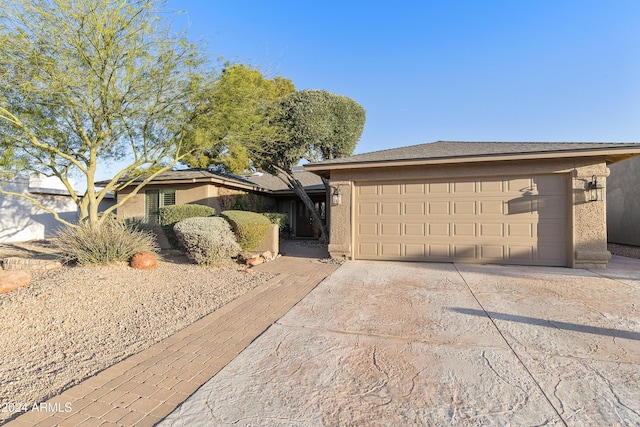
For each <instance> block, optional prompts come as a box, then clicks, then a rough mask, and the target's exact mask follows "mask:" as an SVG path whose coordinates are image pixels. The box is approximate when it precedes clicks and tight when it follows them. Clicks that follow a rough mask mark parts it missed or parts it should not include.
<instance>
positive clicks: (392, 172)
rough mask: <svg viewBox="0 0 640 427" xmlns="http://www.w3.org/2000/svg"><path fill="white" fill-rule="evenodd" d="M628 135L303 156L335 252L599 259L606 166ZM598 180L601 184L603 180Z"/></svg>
mask: <svg viewBox="0 0 640 427" xmlns="http://www.w3.org/2000/svg"><path fill="white" fill-rule="evenodd" d="M638 155H640V144H631V143H511V142H443V141H439V142H435V143H430V144H421V145H414V146H409V147H402V148H395V149H389V150H383V151H377V152H373V153H367V154H358V155H354V156H351V157H345V158H339V159H333V160H327V161H323V162H319V163H314V164H309V165H305V169H307V170H308V171H311V172H314V173H317V174H319V175H321V176H323V177H325V178H328V179H329V180H330V185H331V187H332V193H333V195H334V196H336V197H333V200H332V205H334V206H332V207H331V230H330V244H329V252H330V253H331V255H332V257H334V258H341V257H345V258H349V259H368V260H410V261H439V262H452V261H455V262H476V263H497V264H524V265H549V266H569V267H575V268H591V267H605V266H606V264H607V262H608V260H609V258H610V256H611V255H610V253H609V252H608V251H607V227H606V198H605V197H604V194H603V192H604V190H606V186H607V176H608V175H609V168H608V165H610V164H613V163H617V162H620V161H622V160H626V159H629V158H632V157H634V156H638ZM602 187H605V188H604V189H603V188H602Z"/></svg>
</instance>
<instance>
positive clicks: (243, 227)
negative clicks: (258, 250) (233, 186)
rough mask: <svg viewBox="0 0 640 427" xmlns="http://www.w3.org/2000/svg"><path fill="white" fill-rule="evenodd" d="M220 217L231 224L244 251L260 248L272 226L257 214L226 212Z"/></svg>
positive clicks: (264, 217)
mask: <svg viewBox="0 0 640 427" xmlns="http://www.w3.org/2000/svg"><path fill="white" fill-rule="evenodd" d="M220 216H221V217H223V218H224V219H226V220H227V221H229V224H231V229H232V230H233V232H234V234H235V235H236V239H237V240H238V243H239V244H240V247H241V248H242V250H243V251H250V250H251V249H254V248H255V247H256V246H258V245H259V244H260V242H262V240H263V239H264V237H265V236H266V235H267V232H268V231H269V227H270V226H271V222H270V221H269V220H268V219H267V217H266V216H264V215H262V214H258V213H255V212H245V211H224V212H222V213H221V214H220Z"/></svg>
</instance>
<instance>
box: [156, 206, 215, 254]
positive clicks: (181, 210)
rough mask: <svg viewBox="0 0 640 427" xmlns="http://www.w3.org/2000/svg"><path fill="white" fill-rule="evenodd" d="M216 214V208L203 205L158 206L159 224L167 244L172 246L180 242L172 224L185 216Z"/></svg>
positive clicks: (177, 245)
mask: <svg viewBox="0 0 640 427" xmlns="http://www.w3.org/2000/svg"><path fill="white" fill-rule="evenodd" d="M215 214H216V210H215V209H213V208H212V207H209V206H204V205H191V204H183V205H171V206H164V207H161V208H160V225H161V226H162V231H163V232H164V235H165V236H167V240H168V241H169V244H170V245H171V247H173V248H178V247H180V242H179V241H178V238H177V237H176V234H175V232H174V226H175V225H176V224H177V223H178V222H180V221H182V220H184V219H187V218H195V217H208V216H213V215H215Z"/></svg>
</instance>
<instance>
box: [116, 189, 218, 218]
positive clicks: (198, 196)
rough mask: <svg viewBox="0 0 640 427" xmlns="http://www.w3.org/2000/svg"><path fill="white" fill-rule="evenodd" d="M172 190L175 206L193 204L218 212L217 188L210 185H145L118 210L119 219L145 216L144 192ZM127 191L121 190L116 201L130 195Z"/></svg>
mask: <svg viewBox="0 0 640 427" xmlns="http://www.w3.org/2000/svg"><path fill="white" fill-rule="evenodd" d="M161 189H165V190H166V189H173V190H176V204H185V203H193V204H197V205H205V206H210V207H212V208H214V209H215V210H216V212H220V204H219V203H218V200H217V199H216V197H217V196H218V187H216V186H214V185H212V184H197V183H196V184H176V185H147V186H145V187H144V188H143V189H142V190H141V191H140V192H138V193H137V194H135V195H134V196H132V197H131V198H130V199H129V200H127V202H126V203H125V204H124V205H123V206H122V207H119V208H118V215H119V216H120V217H125V218H130V217H144V216H145V191H147V190H161ZM130 192H131V191H130V190H129V189H125V190H122V191H120V192H119V193H118V199H119V200H122V198H124V197H126V196H127V195H128V194H130Z"/></svg>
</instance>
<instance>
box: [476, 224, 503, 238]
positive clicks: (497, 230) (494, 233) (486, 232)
mask: <svg viewBox="0 0 640 427" xmlns="http://www.w3.org/2000/svg"><path fill="white" fill-rule="evenodd" d="M480 237H504V224H501V223H500V224H480Z"/></svg>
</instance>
